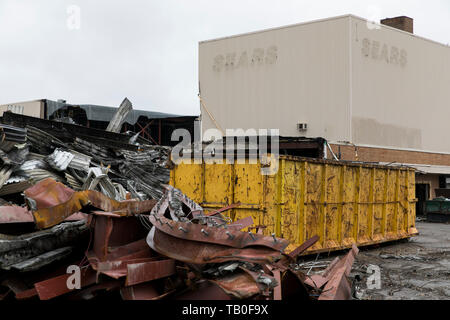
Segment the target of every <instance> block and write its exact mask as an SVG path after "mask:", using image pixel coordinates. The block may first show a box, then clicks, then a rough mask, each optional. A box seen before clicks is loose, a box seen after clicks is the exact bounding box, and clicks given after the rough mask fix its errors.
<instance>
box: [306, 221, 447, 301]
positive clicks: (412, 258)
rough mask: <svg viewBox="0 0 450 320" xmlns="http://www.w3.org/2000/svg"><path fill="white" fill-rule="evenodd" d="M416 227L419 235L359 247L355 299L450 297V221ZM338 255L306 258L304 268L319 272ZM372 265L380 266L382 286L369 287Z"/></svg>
mask: <svg viewBox="0 0 450 320" xmlns="http://www.w3.org/2000/svg"><path fill="white" fill-rule="evenodd" d="M416 228H417V229H418V230H419V232H420V235H419V236H417V237H413V238H411V239H409V240H403V241H400V242H396V243H390V244H385V245H380V246H376V247H369V248H360V252H359V254H358V256H357V257H356V260H355V263H354V265H353V269H352V272H351V274H350V280H351V281H352V282H353V287H354V297H355V299H361V300H450V224H441V223H429V222H421V221H418V222H417V223H416ZM342 255H343V253H342V252H341V253H340V254H338V255H337V256H342ZM335 256H336V255H327V254H321V255H319V257H317V256H315V257H313V258H312V259H307V260H305V261H304V263H305V266H304V267H303V268H304V270H303V271H305V272H309V274H312V273H320V271H321V270H322V269H323V266H324V265H326V264H327V263H329V262H331V261H332V260H333V259H334V257H335ZM308 261H309V262H308ZM369 265H375V266H378V267H379V270H380V286H381V288H380V289H376V288H375V289H373V288H372V289H370V288H368V286H367V280H368V278H369V277H370V276H371V274H368V271H367V270H368V266H369ZM311 266H314V267H313V268H311ZM316 266H317V267H316ZM372 268H373V267H372ZM375 268H376V267H375ZM372 272H373V271H372ZM371 279H374V277H373V276H372V277H371Z"/></svg>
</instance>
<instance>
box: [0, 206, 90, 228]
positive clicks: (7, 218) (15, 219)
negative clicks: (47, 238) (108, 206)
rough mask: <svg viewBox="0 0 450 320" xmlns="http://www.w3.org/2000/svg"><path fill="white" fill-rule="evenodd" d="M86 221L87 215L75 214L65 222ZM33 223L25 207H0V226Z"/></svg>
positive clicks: (31, 215) (29, 212) (30, 214)
mask: <svg viewBox="0 0 450 320" xmlns="http://www.w3.org/2000/svg"><path fill="white" fill-rule="evenodd" d="M82 219H87V214H85V213H82V212H77V213H74V214H72V215H71V216H69V217H68V218H67V219H65V221H78V220H82ZM26 222H30V223H31V222H34V218H33V214H32V212H31V211H30V210H28V209H27V208H25V207H19V206H1V207H0V224H2V223H26Z"/></svg>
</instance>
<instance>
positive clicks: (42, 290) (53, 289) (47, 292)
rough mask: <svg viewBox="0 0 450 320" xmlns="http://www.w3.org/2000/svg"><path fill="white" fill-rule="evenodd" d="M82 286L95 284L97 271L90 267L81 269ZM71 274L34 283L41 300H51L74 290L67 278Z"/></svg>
mask: <svg viewBox="0 0 450 320" xmlns="http://www.w3.org/2000/svg"><path fill="white" fill-rule="evenodd" d="M80 275H81V287H86V286H88V285H91V284H94V283H95V282H96V272H95V271H94V270H93V269H92V268H90V267H88V268H84V269H82V270H81V273H80ZM70 276H71V275H70V274H63V275H60V276H58V277H55V278H51V279H48V280H45V281H41V282H38V283H35V284H34V287H35V288H36V291H37V293H38V295H39V299H41V300H50V299H53V298H56V297H58V296H61V295H63V294H66V293H69V292H71V291H72V290H71V289H69V288H68V287H67V279H68V278H69V277H70Z"/></svg>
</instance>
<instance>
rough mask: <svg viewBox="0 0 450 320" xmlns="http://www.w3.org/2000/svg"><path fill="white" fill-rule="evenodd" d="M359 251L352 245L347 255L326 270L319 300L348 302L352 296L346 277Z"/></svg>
mask: <svg viewBox="0 0 450 320" xmlns="http://www.w3.org/2000/svg"><path fill="white" fill-rule="evenodd" d="M358 252H359V249H358V248H357V247H356V245H354V244H353V246H352V249H351V250H350V251H349V252H348V254H347V255H346V256H345V257H344V258H342V259H340V260H339V261H338V262H335V263H334V265H332V267H331V268H328V269H327V270H326V272H327V274H328V275H327V281H326V285H325V287H324V289H323V292H322V294H321V295H320V296H319V300H350V299H351V296H352V288H351V283H350V281H349V280H348V276H349V274H350V271H351V269H352V265H353V262H354V261H355V257H356V255H357V254H358Z"/></svg>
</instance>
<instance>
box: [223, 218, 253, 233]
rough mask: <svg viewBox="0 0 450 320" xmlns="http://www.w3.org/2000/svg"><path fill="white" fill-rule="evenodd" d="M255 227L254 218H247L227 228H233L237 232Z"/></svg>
mask: <svg viewBox="0 0 450 320" xmlns="http://www.w3.org/2000/svg"><path fill="white" fill-rule="evenodd" d="M252 225H253V218H252V217H245V218H243V219H240V220H236V221H235V222H233V223H230V224H229V225H228V226H227V227H228V228H233V229H236V230H242V229H244V228H247V227H250V226H252Z"/></svg>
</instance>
